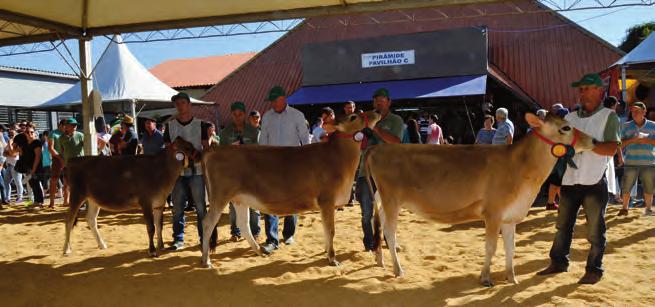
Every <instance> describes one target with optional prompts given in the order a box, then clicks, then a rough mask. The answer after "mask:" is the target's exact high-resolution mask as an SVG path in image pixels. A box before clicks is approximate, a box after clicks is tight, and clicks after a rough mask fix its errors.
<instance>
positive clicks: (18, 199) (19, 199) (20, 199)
mask: <svg viewBox="0 0 655 307" xmlns="http://www.w3.org/2000/svg"><path fill="white" fill-rule="evenodd" d="M22 202H23V199H22V198H16V201H14V203H15V204H20V203H22Z"/></svg>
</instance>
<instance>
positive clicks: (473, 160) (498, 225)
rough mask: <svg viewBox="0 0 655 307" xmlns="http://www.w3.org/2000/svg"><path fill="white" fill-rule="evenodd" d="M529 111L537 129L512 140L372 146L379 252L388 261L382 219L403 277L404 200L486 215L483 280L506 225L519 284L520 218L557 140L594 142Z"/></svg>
mask: <svg viewBox="0 0 655 307" xmlns="http://www.w3.org/2000/svg"><path fill="white" fill-rule="evenodd" d="M525 117H526V120H527V121H528V123H529V124H530V125H531V126H532V127H533V129H534V131H533V132H532V133H531V134H529V135H527V136H526V137H524V138H523V139H522V140H521V141H519V142H517V143H516V144H514V145H462V146H433V145H396V144H381V145H378V146H375V147H374V148H372V149H371V150H369V152H368V155H367V157H366V167H368V168H369V170H370V172H369V174H371V177H372V178H373V181H374V182H375V185H376V186H377V188H378V192H377V193H376V195H375V198H376V205H375V208H376V209H377V208H378V204H381V207H380V209H379V210H380V212H377V210H376V215H375V216H376V223H375V224H376V228H377V229H376V242H377V255H376V258H377V261H378V264H379V265H380V266H384V262H383V259H382V252H381V250H380V246H379V245H380V244H379V242H380V240H381V238H380V231H379V226H380V223H382V224H383V231H384V235H385V237H386V239H387V242H388V244H389V250H390V252H391V258H392V260H393V262H394V273H395V275H396V276H397V277H401V276H403V274H404V273H403V270H402V268H401V267H400V262H399V261H398V257H397V254H396V246H395V245H396V224H397V218H398V212H399V211H400V207H406V208H408V209H409V210H410V211H412V212H415V213H418V214H421V215H423V216H425V217H426V218H428V219H431V220H433V221H436V222H440V223H447V224H459V223H465V222H470V221H476V220H483V221H484V222H485V230H486V248H485V251H486V256H485V261H484V267H483V269H482V274H481V277H480V279H481V282H482V283H483V284H484V285H485V286H491V285H493V283H492V281H491V279H490V276H489V275H490V266H491V257H492V256H493V254H494V253H495V251H496V242H497V239H498V233H499V232H500V231H501V230H502V235H503V241H504V245H505V253H506V259H505V260H506V272H507V279H508V281H510V282H513V283H517V281H516V278H515V276H514V266H513V263H512V258H513V257H514V232H515V230H516V224H517V223H520V222H521V221H522V220H523V219H524V218H525V217H526V216H527V214H528V210H529V209H530V206H531V204H532V201H533V200H534V198H535V196H536V195H537V193H538V192H539V189H540V187H541V185H542V183H543V182H544V180H546V178H547V177H548V175H549V174H550V172H551V170H552V169H553V166H554V165H555V162H556V160H557V159H556V158H555V157H554V156H553V154H551V150H552V149H553V148H554V147H553V143H561V144H572V143H573V144H572V145H573V146H574V148H575V152H580V151H584V150H590V149H592V148H593V145H592V139H591V138H590V137H589V136H587V135H585V134H583V133H582V132H580V131H578V130H576V129H574V128H571V126H570V125H569V124H568V123H567V122H566V121H565V120H563V119H560V118H558V117H556V116H548V117H547V118H546V120H545V122H544V121H542V120H540V119H539V118H538V117H536V116H535V115H533V114H526V116H525ZM537 135H539V136H541V137H537ZM576 138H577V141H575V140H576ZM548 143H551V144H548ZM559 148H562V147H561V145H560V147H559ZM554 152H556V151H554ZM398 157H402V159H400V158H398ZM426 170H429V171H428V172H426ZM378 219H379V220H378Z"/></svg>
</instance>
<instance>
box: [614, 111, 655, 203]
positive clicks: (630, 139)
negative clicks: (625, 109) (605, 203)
mask: <svg viewBox="0 0 655 307" xmlns="http://www.w3.org/2000/svg"><path fill="white" fill-rule="evenodd" d="M646 111H647V108H646V105H645V104H644V103H643V102H640V101H637V102H635V103H633V104H632V105H631V106H630V112H631V114H632V120H631V121H629V122H627V123H625V124H624V125H623V129H621V132H622V133H621V134H622V139H623V140H622V143H621V147H623V148H624V152H625V155H624V159H623V160H624V167H623V181H622V182H621V190H622V191H623V195H621V196H622V198H623V208H622V209H621V210H619V216H624V215H628V205H629V204H630V191H631V190H632V187H633V186H634V185H635V183H636V182H637V177H639V182H641V185H642V187H643V189H644V201H645V202H646V210H645V212H644V215H653V209H652V205H653V192H654V191H655V122H653V121H650V120H648V119H647V118H646Z"/></svg>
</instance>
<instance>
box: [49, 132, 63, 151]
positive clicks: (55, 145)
mask: <svg viewBox="0 0 655 307" xmlns="http://www.w3.org/2000/svg"><path fill="white" fill-rule="evenodd" d="M63 134H64V133H63V132H62V131H61V130H59V129H55V130H53V131H52V133H50V137H48V139H49V140H50V141H51V142H52V147H53V148H54V149H55V150H56V151H57V152H58V153H59V154H61V144H59V137H61V136H62V135H63Z"/></svg>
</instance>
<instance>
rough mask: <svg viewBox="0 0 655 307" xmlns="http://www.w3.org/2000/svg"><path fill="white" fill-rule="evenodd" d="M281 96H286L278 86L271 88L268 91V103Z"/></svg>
mask: <svg viewBox="0 0 655 307" xmlns="http://www.w3.org/2000/svg"><path fill="white" fill-rule="evenodd" d="M282 96H287V93H286V92H285V91H284V89H283V88H282V87H281V86H279V85H276V86H274V87H272V88H271V90H270V91H268V101H273V100H275V99H277V98H278V97H282Z"/></svg>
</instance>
